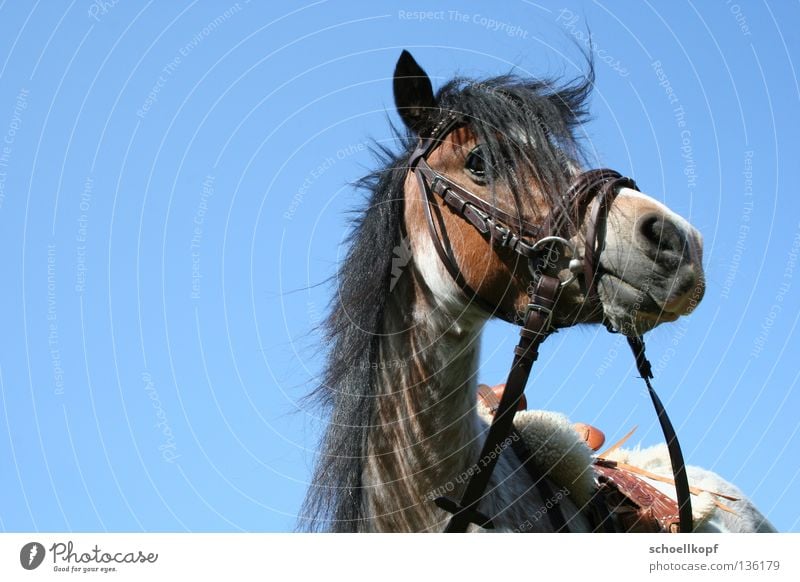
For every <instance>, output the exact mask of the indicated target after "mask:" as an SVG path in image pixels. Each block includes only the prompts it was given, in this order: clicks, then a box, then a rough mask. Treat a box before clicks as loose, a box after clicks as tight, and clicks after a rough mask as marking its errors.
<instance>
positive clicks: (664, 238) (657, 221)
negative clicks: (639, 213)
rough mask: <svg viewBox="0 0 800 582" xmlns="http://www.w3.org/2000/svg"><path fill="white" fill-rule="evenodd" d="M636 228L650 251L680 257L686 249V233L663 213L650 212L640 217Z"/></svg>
mask: <svg viewBox="0 0 800 582" xmlns="http://www.w3.org/2000/svg"><path fill="white" fill-rule="evenodd" d="M638 230H639V234H640V235H641V237H642V238H643V239H644V242H645V243H646V245H647V247H648V249H647V250H648V251H650V252H651V253H655V254H668V255H672V256H673V257H674V256H675V255H678V256H679V257H682V256H683V255H684V254H685V253H686V252H687V250H688V248H687V247H688V241H687V240H686V234H685V233H684V232H683V230H681V228H680V227H679V226H678V225H676V224H675V223H674V222H672V221H671V220H670V219H669V218H667V217H665V216H663V215H658V214H650V215H648V216H644V217H642V218H641V220H639V225H638Z"/></svg>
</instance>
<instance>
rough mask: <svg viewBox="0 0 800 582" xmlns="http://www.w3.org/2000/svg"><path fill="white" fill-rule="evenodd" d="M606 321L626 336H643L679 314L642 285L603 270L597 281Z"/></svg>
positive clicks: (679, 314)
mask: <svg viewBox="0 0 800 582" xmlns="http://www.w3.org/2000/svg"><path fill="white" fill-rule="evenodd" d="M598 293H599V295H600V300H601V301H602V302H603V313H604V319H605V321H606V322H607V323H608V324H610V325H611V327H613V328H614V329H615V330H616V331H619V332H621V333H623V334H625V335H628V336H633V335H642V334H644V333H646V332H648V331H650V330H651V329H653V328H655V327H656V326H658V325H660V324H662V323H668V322H671V321H675V320H676V319H678V318H679V317H680V316H681V313H679V312H675V311H671V310H668V309H666V308H665V307H664V306H662V305H660V304H659V303H658V302H657V301H656V300H655V299H654V298H653V296H652V295H651V294H650V293H649V291H648V290H647V289H646V288H644V287H637V286H636V285H635V284H634V283H631V282H628V281H625V280H624V279H622V278H621V277H617V276H616V275H614V274H612V273H609V272H606V273H604V274H603V276H602V277H601V278H600V280H599V285H598Z"/></svg>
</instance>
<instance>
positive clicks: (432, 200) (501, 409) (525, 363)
mask: <svg viewBox="0 0 800 582" xmlns="http://www.w3.org/2000/svg"><path fill="white" fill-rule="evenodd" d="M463 125H465V121H464V120H463V119H462V118H460V117H459V116H456V115H450V116H448V117H446V118H445V120H444V121H442V122H441V123H440V124H439V125H438V126H437V127H436V128H434V130H433V131H432V132H431V133H430V134H429V135H428V136H427V137H423V138H421V139H420V141H419V143H418V145H417V147H416V149H415V150H414V151H413V153H412V154H411V156H410V157H409V160H408V167H409V169H410V171H411V172H413V173H414V174H415V175H416V178H417V181H418V183H419V188H420V192H421V193H422V195H423V197H424V205H423V206H424V209H425V217H426V221H427V224H428V230H429V234H430V237H431V240H432V241H433V245H434V248H435V249H436V252H437V254H438V255H439V259H440V260H441V262H442V264H443V265H444V266H445V268H446V269H447V271H448V272H449V274H450V276H451V277H452V278H453V280H454V281H455V282H456V284H457V285H458V286H459V287H460V288H461V290H462V291H463V293H464V295H465V296H466V297H467V298H468V299H469V300H470V301H474V302H475V303H477V304H478V305H479V306H480V307H481V308H483V309H484V310H485V311H487V312H488V313H490V314H492V315H496V316H498V317H501V318H502V319H504V320H506V321H508V322H510V323H515V324H521V326H522V327H521V329H520V339H519V343H518V344H517V346H516V347H515V348H514V360H513V363H512V364H511V370H510V371H509V373H508V379H507V380H506V388H505V391H504V392H503V395H502V398H501V399H500V403H499V405H498V407H497V411H496V412H495V415H494V418H493V420H492V423H491V425H490V427H489V432H488V434H487V436H486V440H485V441H484V444H483V448H482V451H481V454H480V456H479V458H480V459H483V460H484V461H483V462H482V463H481V466H480V467H476V470H475V471H473V472H472V476H471V478H470V479H469V481H468V482H467V486H466V488H465V490H464V493H463V495H462V497H461V499H460V500H457V499H454V498H451V497H439V498H437V499H436V500H435V501H434V502H435V503H436V505H437V506H438V507H440V508H441V509H444V510H445V511H447V512H449V513H451V514H452V516H451V517H450V520H449V522H448V524H447V526H446V528H445V530H444V531H445V532H456V533H458V532H465V531H467V528H468V527H469V525H470V524H471V523H474V524H476V525H478V526H480V527H483V528H487V529H491V528H493V527H494V525H493V523H492V521H491V518H490V517H488V516H486V515H484V514H482V513H481V512H480V511H479V510H478V506H479V504H480V501H481V499H482V498H483V495H484V492H485V491H486V488H487V486H488V484H489V480H490V478H491V475H492V472H493V471H494V468H495V465H496V464H497V460H498V458H499V456H498V455H496V454H492V451H494V450H496V448H497V447H498V446H499V447H500V450H502V448H503V447H502V444H501V443H503V442H504V441H506V439H507V438H508V437H509V435H512V433H513V431H514V430H515V429H514V424H513V421H514V413H515V412H516V410H517V406H518V403H519V401H520V398H522V395H523V392H524V391H525V385H526V384H527V381H528V377H529V375H530V372H531V368H532V367H533V364H534V362H535V361H536V359H537V357H538V355H539V353H538V350H539V346H540V345H541V344H542V342H544V340H545V339H547V337H549V335H550V334H551V333H552V332H553V331H554V328H553V325H552V315H553V308H554V307H555V304H556V301H557V300H558V295H559V291H560V289H561V287H562V286H564V285H566V284H568V283H570V282H571V281H572V280H573V279H574V278H575V277H576V276H577V274H579V273H582V275H583V284H584V289H585V293H586V300H587V301H594V302H597V303H598V304H599V303H600V299H599V296H598V294H597V278H598V269H599V264H600V260H599V258H600V253H601V251H602V249H603V244H604V240H605V222H606V218H607V215H608V211H609V208H610V207H611V204H612V202H613V201H614V199H615V198H616V196H617V194H618V193H619V191H620V189H622V188H632V189H634V190H638V188H637V186H636V183H635V182H634V181H633V180H632V179H631V178H626V177H624V176H622V175H620V174H619V173H618V172H616V171H614V170H609V169H596V170H589V171H587V172H584V173H582V174H580V175H579V176H578V177H577V179H576V180H575V181H574V183H573V185H572V187H571V188H570V189H569V191H568V192H567V197H568V198H567V199H568V200H572V199H575V200H583V201H585V202H588V201H589V200H591V204H590V206H589V208H588V210H587V216H588V218H587V227H586V236H585V243H584V249H583V258H582V259H579V258H578V256H577V255H578V253H577V249H576V248H575V247H574V245H573V243H571V242H570V241H569V240H568V238H565V236H566V237H568V236H569V233H566V232H560V230H563V229H558V227H557V225H558V224H559V222H561V223H563V224H568V223H569V221H567V220H561V221H559V220H558V219H560V218H563V217H561V216H557V215H555V213H551V215H550V216H548V217H547V218H546V219H545V221H544V223H543V225H542V226H541V227H540V226H535V225H531V224H530V223H527V222H525V221H523V220H521V219H520V218H519V217H514V216H511V215H510V214H508V213H506V212H504V211H502V210H500V209H499V208H497V207H496V206H494V205H492V204H490V203H489V202H487V201H485V200H483V199H481V198H480V197H478V196H476V195H475V194H473V193H472V192H470V191H469V190H467V189H466V188H464V187H462V186H460V185H458V184H456V183H455V182H453V181H452V180H450V179H449V178H448V177H447V176H445V175H443V174H440V173H439V172H437V171H436V170H434V169H433V168H431V167H430V165H429V164H428V162H427V157H428V156H429V155H430V154H431V152H432V151H433V150H434V149H436V147H437V146H438V145H439V144H440V143H441V142H442V140H443V139H444V138H445V137H446V136H447V135H448V134H449V133H450V132H451V131H453V130H454V129H456V128H458V127H460V126H463ZM437 198H438V200H440V201H441V202H443V203H444V204H445V205H447V206H448V207H449V208H450V209H451V210H452V211H453V212H454V213H455V214H456V215H457V216H459V217H460V218H461V219H463V220H465V221H467V222H468V223H469V224H471V225H472V226H473V227H474V228H475V229H476V230H477V231H478V232H480V233H481V235H482V236H483V237H484V238H486V239H488V240H489V242H490V244H491V245H492V248H493V249H495V250H496V249H498V248H507V249H510V250H511V251H513V252H515V253H517V254H518V255H520V257H521V258H522V259H523V260H525V261H527V264H528V268H529V270H530V272H531V274H532V276H533V278H534V279H533V284H532V285H531V287H530V288H529V292H528V295H529V296H528V305H527V307H526V309H525V313H524V314H516V313H508V312H505V311H503V310H502V309H501V308H500V306H497V305H492V304H491V303H489V302H488V301H486V300H485V299H484V298H482V297H481V296H480V295H478V293H477V292H476V291H475V290H473V289H472V288H471V287H470V285H469V284H468V283H467V281H466V280H465V278H464V276H463V274H462V273H461V270H460V269H459V268H458V265H457V264H456V261H455V258H454V257H453V254H452V251H451V249H450V248H449V246H448V247H445V244H444V243H443V241H442V238H443V237H440V236H439V234H438V233H437V229H436V224H435V221H434V216H433V206H434V205H435V204H436V203H437V202H436V201H437ZM440 229H441V230H442V233H444V225H443V224H440ZM562 235H565V236H562ZM559 246H560V247H562V250H564V251H567V250H569V251H570V252H571V257H572V259H571V261H570V263H569V269H570V271H571V272H572V277H571V278H570V279H569V280H568V281H563V282H562V281H561V280H560V278H559V277H558V272H559V270H560V269H559V267H558V265H557V263H558V259H559V258H560V257H561V254H560V253H559V252H558V248H557V247H559ZM607 327H608V329H609V331H612V332H614V331H615V330H613V329H611V328H610V327H609V326H607ZM627 339H628V344H629V346H630V348H631V351H632V352H633V355H634V358H635V360H636V367H637V370H638V371H639V375H640V376H641V377H642V379H643V380H644V382H645V384H646V385H647V390H648V393H649V395H650V399H651V401H652V403H653V407H654V408H655V410H656V414H657V415H658V421H659V424H660V425H661V430H662V432H663V434H664V438H665V440H666V442H667V447H668V450H669V456H670V461H671V464H672V472H673V476H674V480H675V489H676V495H677V501H678V508H679V523H680V531H682V532H690V531H692V506H691V499H690V492H689V482H688V479H687V476H686V467H685V465H684V461H683V454H682V452H681V448H680V444H679V443H678V437H677V435H676V434H675V430H674V428H673V426H672V423H671V422H670V420H669V417H668V416H667V412H666V410H665V409H664V406H663V404H662V403H661V400H660V399H659V397H658V395H657V394H656V392H655V390H654V389H653V386H652V384H651V383H650V380H651V379H652V378H653V373H652V369H651V365H650V362H649V361H648V360H647V357H646V356H645V346H644V340H643V339H642V338H641V337H639V336H631V337H628V338H627ZM514 442H519V441H518V439H517V440H515V441H514ZM515 452H517V454H518V456H520V458H521V460H523V462H524V464H525V465H526V469H528V471H529V472H531V473H533V472H534V471H535V469H533V468H532V467H531V464H530V463H529V462H525V461H526V459H525V458H523V457H525V456H526V455H524V454H523V453H520V452H519V451H515ZM536 480H538V482H539V483H540V485H541V484H546V480H544V479H543V478H541V477H540V478H539V479H536ZM545 493H546V492H545ZM552 513H553V515H552V516H551V525H553V526H554V529H556V530H562V531H563V529H564V527H565V524H564V520H563V516H561V515H560V511H556V512H552Z"/></svg>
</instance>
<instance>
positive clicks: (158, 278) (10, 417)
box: [0, 0, 800, 531]
mask: <svg viewBox="0 0 800 582" xmlns="http://www.w3.org/2000/svg"><path fill="white" fill-rule="evenodd" d="M266 4H267V3H263V5H262V4H258V5H257V4H256V3H248V2H245V1H243V0H241V1H240V2H237V3H225V2H199V1H198V2H193V3H177V2H174V3H155V2H150V3H146V4H145V3H143V2H118V3H114V2H106V3H99V2H98V3H92V2H89V1H88V0H87V1H86V2H78V1H73V2H71V3H68V2H46V3H45V2H36V3H28V2H5V3H3V4H2V5H0V139H2V140H3V143H2V144H0V243H1V244H0V248H2V250H3V258H4V264H5V268H4V274H5V276H4V282H3V285H2V286H0V302H1V303H2V305H3V306H4V308H3V309H2V310H0V314H1V317H2V319H1V320H0V325H1V326H2V330H3V334H2V339H0V346H1V349H0V380H1V382H0V396H1V398H0V409H1V411H0V530H5V531H27V530H41V531H67V530H74V531H95V530H97V531H105V530H108V531H184V530H191V531H239V530H245V531H286V530H290V529H292V527H293V526H294V523H295V516H296V513H297V511H298V508H299V505H300V503H301V501H302V498H303V495H304V492H305V489H306V487H307V483H308V479H309V474H310V468H311V465H312V461H313V456H314V451H315V444H316V439H317V438H318V435H319V432H320V430H321V428H322V426H323V419H319V418H317V417H316V416H315V414H314V413H313V411H308V410H304V409H302V408H301V407H300V404H299V399H300V398H301V397H302V396H303V395H304V394H305V393H306V392H308V391H309V390H310V389H311V388H312V387H313V386H314V384H315V382H316V378H317V377H318V374H319V371H320V369H321V367H322V364H323V357H324V346H323V345H322V344H321V343H320V338H319V337H318V336H317V335H316V334H315V333H314V332H313V331H312V330H313V327H314V325H315V324H316V323H318V322H319V320H320V319H321V318H322V317H323V316H324V313H325V310H326V305H327V303H328V301H329V300H330V298H331V296H332V294H333V292H334V289H333V288H332V287H331V286H330V285H326V284H320V283H323V282H324V281H325V280H326V278H327V277H329V276H330V275H332V274H333V273H334V271H335V269H336V265H337V264H338V262H339V261H340V259H341V257H342V255H343V253H344V251H345V248H344V247H343V241H344V239H345V236H346V233H347V228H348V227H347V224H348V223H347V217H348V212H350V211H351V210H353V209H354V208H356V207H358V205H359V204H360V203H361V202H362V200H363V195H362V194H361V193H358V192H356V191H354V190H353V188H352V187H351V186H350V185H349V184H350V183H351V182H353V181H354V180H356V179H357V178H359V177H360V176H361V175H362V174H364V173H366V172H367V170H368V169H370V168H371V167H372V165H373V160H372V157H371V155H370V153H369V151H368V148H369V145H370V143H371V141H372V140H378V141H384V142H386V141H387V140H391V133H390V131H389V123H388V122H389V121H390V120H395V121H396V120H397V118H396V115H395V114H394V112H393V111H392V96H391V73H392V70H393V67H394V63H395V60H396V59H397V56H398V55H399V54H400V51H401V50H402V49H403V48H407V49H409V50H411V51H412V52H413V54H414V55H415V57H416V58H417V60H418V61H419V62H420V63H421V64H422V65H423V66H424V67H425V68H426V70H427V71H428V72H429V73H430V75H431V76H432V78H433V80H434V84H435V85H436V86H438V85H440V84H441V83H443V82H444V81H445V80H446V79H448V78H450V77H451V76H453V75H455V74H461V75H468V76H477V77H480V76H489V75H495V74H500V73H505V72H508V71H510V70H515V71H516V72H518V73H520V74H524V75H563V76H565V77H566V78H573V77H575V76H576V75H579V74H580V73H581V71H582V70H583V69H584V61H583V60H582V58H581V55H580V48H581V47H583V46H585V42H586V39H587V35H588V32H587V31H588V30H591V34H592V38H593V47H594V48H593V50H594V52H595V59H596V67H597V84H596V89H595V93H594V96H593V98H592V107H591V109H592V114H593V120H592V121H591V122H589V123H588V124H587V125H586V126H585V127H584V128H583V129H582V130H581V131H582V132H583V133H582V139H583V141H584V144H585V145H586V147H587V150H588V151H589V153H590V157H591V159H592V161H593V163H595V164H596V165H601V164H602V165H604V166H611V167H614V168H616V169H618V170H619V171H621V172H623V173H625V174H628V175H631V176H633V177H634V178H635V179H636V180H637V182H638V183H639V185H640V186H641V187H642V189H643V190H644V191H646V192H647V193H649V194H651V195H653V196H654V197H656V198H658V199H661V200H663V201H664V202H665V203H667V204H668V205H669V206H670V207H671V208H673V209H674V210H676V211H678V212H679V213H681V214H682V215H683V216H685V217H687V218H688V219H689V220H690V221H691V222H692V223H693V224H694V225H695V226H697V227H698V228H699V229H700V230H701V232H702V233H703V235H704V238H705V257H704V260H705V265H706V270H707V277H708V290H707V293H706V297H705V299H704V301H703V303H702V304H701V306H700V307H699V308H698V309H697V311H696V312H695V313H694V314H693V315H692V316H691V317H689V318H685V319H682V320H680V321H679V322H676V323H674V324H671V325H668V326H662V327H661V328H659V329H657V330H655V331H654V332H652V333H651V334H649V335H648V338H647V340H648V349H649V354H650V357H651V360H652V361H653V363H654V366H655V368H656V379H655V385H656V387H657V388H658V389H659V392H660V394H661V397H662V399H663V400H664V401H665V403H666V404H667V406H668V409H669V411H670V413H671V415H672V417H673V421H674V423H675V424H676V427H677V429H678V432H679V435H680V437H681V441H682V443H683V446H684V452H685V455H686V457H687V459H688V462H690V463H691V464H696V465H701V466H705V467H708V468H711V469H713V470H715V471H717V472H719V473H720V474H722V475H723V476H724V477H726V478H728V479H730V480H732V481H734V482H735V483H736V484H738V485H739V486H740V487H741V488H742V489H743V490H744V491H745V492H746V493H747V494H749V495H750V496H751V497H752V498H753V499H754V500H755V502H756V504H757V505H758V506H759V507H760V508H761V509H762V511H764V513H766V514H767V515H768V516H769V517H770V519H772V521H773V522H774V523H775V525H776V526H777V527H778V528H779V529H781V530H785V531H786V530H789V531H800V502H798V499H800V479H799V478H798V477H799V476H800V463H798V455H797V450H798V448H800V435H798V428H799V427H800V421H798V416H797V411H798V410H800V390H798V384H797V382H798V375H799V374H800V361H798V353H799V352H798V347H800V346H798V331H797V322H798V313H800V310H799V309H798V308H799V307H800V294H798V289H800V266H798V264H797V260H798V253H800V212H798V208H799V207H800V205H798V202H797V194H796V190H797V184H798V183H800V166H799V165H798V163H797V160H798V159H800V151H799V149H798V143H797V136H796V133H797V128H798V127H799V126H800V124H799V123H798V121H800V120H799V119H798V117H799V116H798V111H799V110H800V108H798V97H800V88H799V86H798V80H797V70H796V69H795V62H796V61H800V51H799V50H798V40H797V37H796V35H791V36H790V35H789V34H788V33H789V31H790V30H791V29H792V28H793V25H794V24H796V23H797V22H798V21H800V13H799V12H800V8H798V6H797V4H791V3H783V2H780V3H778V2H774V3H770V4H767V3H756V2H753V3H747V4H745V3H741V4H737V3H735V2H724V1H720V2H714V3H710V2H705V3H696V4H695V3H691V2H683V1H679V2H670V3H666V2H661V3H648V2H643V3H636V4H632V3H628V2H570V1H565V2H556V3H552V2H545V3H541V4H536V3H529V2H521V1H513V2H507V3H503V4H502V5H501V6H494V5H493V6H491V7H490V6H489V5H488V4H487V3H477V2H474V3H463V2H462V3H458V2H440V3H436V4H433V3H430V2H412V1H409V2H386V3H371V4H367V3H356V2H317V3H313V4H305V3H292V2H282V3H270V4H269V6H267V5H266ZM432 8H433V9H434V10H435V11H436V12H434V13H432V14H428V15H424V16H425V18H423V17H422V15H420V14H419V13H418V11H420V10H431V9H432ZM387 143H388V142H387ZM515 336H516V331H515V330H514V329H512V328H511V327H510V326H508V325H507V324H503V323H493V324H491V325H490V326H489V327H488V329H487V331H486V335H485V338H484V344H483V346H484V351H483V357H482V367H481V373H480V378H481V380H483V381H486V382H489V383H496V382H500V381H502V380H503V379H504V378H505V374H506V371H507V368H508V365H509V361H510V352H511V348H512V345H513V342H514V341H515ZM624 347H625V346H624V345H623V344H622V343H621V342H620V339H619V338H618V337H614V336H610V335H608V334H606V333H605V332H604V330H603V329H602V328H594V327H584V328H581V329H574V330H568V331H566V332H564V333H560V334H558V335H557V336H555V337H554V338H553V339H552V340H550V341H549V342H548V343H547V345H546V346H545V348H544V349H543V354H542V358H541V360H540V363H539V364H538V365H537V369H536V371H535V372H534V375H533V378H532V381H531V384H530V385H529V388H528V402H529V405H530V406H531V407H539V408H548V409H553V410H559V411H562V412H565V413H566V414H567V415H568V416H570V417H571V418H572V419H573V420H576V421H578V420H580V421H583V422H590V423H592V424H595V425H597V426H599V427H601V428H602V429H603V430H604V431H605V432H606V434H607V435H608V436H609V438H610V439H615V438H619V437H621V436H622V435H623V434H625V433H626V432H627V431H628V430H629V429H630V428H631V427H632V426H633V425H639V429H638V431H637V433H636V436H635V437H634V441H635V442H638V443H641V444H644V445H649V444H654V443H657V442H659V440H660V433H659V430H658V427H657V424H656V419H655V415H654V414H653V412H652V411H651V409H650V405H649V401H648V400H647V396H646V393H645V392H644V391H643V389H642V385H641V384H640V382H639V381H637V380H636V378H635V372H634V370H633V367H632V362H631V359H630V357H629V356H628V354H627V353H626V351H625V349H624Z"/></svg>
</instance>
